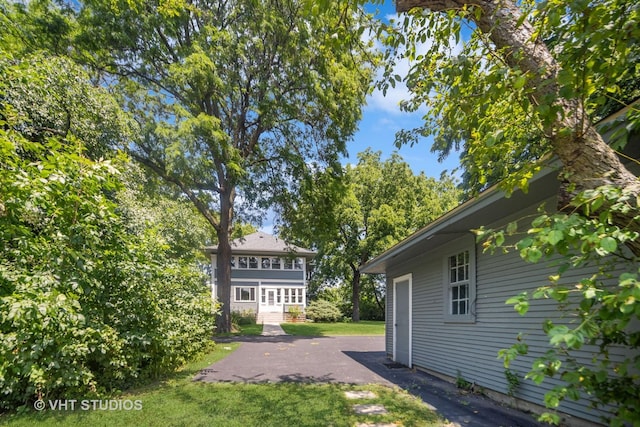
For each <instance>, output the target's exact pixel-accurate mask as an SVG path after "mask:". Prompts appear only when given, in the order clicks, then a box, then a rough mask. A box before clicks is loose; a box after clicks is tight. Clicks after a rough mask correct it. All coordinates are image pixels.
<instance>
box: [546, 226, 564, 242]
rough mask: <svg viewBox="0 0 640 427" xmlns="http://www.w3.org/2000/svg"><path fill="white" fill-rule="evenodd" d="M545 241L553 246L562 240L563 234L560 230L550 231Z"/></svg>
mask: <svg viewBox="0 0 640 427" xmlns="http://www.w3.org/2000/svg"><path fill="white" fill-rule="evenodd" d="M547 239H548V240H549V243H551V244H552V245H554V246H555V245H557V244H558V243H560V242H561V241H562V239H564V233H563V232H562V231H561V230H551V231H550V232H549V234H548V235H547Z"/></svg>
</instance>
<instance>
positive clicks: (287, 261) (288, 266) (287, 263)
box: [284, 258, 293, 270]
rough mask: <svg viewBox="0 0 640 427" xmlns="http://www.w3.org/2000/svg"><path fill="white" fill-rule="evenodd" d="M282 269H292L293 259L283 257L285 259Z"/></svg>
mask: <svg viewBox="0 0 640 427" xmlns="http://www.w3.org/2000/svg"><path fill="white" fill-rule="evenodd" d="M284 269H285V270H293V260H292V259H291V258H285V260H284Z"/></svg>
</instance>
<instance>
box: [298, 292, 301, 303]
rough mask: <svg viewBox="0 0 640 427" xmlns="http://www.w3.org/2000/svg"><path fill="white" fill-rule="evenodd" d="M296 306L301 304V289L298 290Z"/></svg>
mask: <svg viewBox="0 0 640 427" xmlns="http://www.w3.org/2000/svg"><path fill="white" fill-rule="evenodd" d="M298 304H302V289H298Z"/></svg>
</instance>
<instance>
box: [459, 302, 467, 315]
mask: <svg viewBox="0 0 640 427" xmlns="http://www.w3.org/2000/svg"><path fill="white" fill-rule="evenodd" d="M460 314H467V302H466V301H460Z"/></svg>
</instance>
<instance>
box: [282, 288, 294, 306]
mask: <svg viewBox="0 0 640 427" xmlns="http://www.w3.org/2000/svg"><path fill="white" fill-rule="evenodd" d="M291 290H292V291H293V289H291ZM289 302H290V300H289V289H287V288H285V289H284V303H285V304H289Z"/></svg>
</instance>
